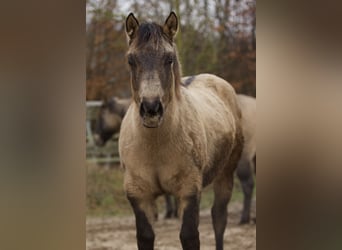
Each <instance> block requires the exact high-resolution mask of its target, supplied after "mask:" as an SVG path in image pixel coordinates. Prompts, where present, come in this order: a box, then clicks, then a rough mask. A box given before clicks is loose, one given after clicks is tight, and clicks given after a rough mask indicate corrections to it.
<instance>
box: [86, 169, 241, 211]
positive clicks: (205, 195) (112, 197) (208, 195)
mask: <svg viewBox="0 0 342 250" xmlns="http://www.w3.org/2000/svg"><path fill="white" fill-rule="evenodd" d="M242 200H243V193H242V190H241V186H240V183H239V181H238V179H237V178H235V183H234V190H233V195H232V199H231V201H242ZM213 201H214V194H213V189H212V186H211V185H210V186H208V187H206V188H205V189H204V190H203V192H202V196H201V205H200V209H208V208H210V207H211V206H212V204H213ZM157 206H158V210H159V213H164V211H165V200H164V197H159V198H158V199H157ZM132 213H133V212H132V209H131V206H130V204H129V202H128V200H127V199H126V196H125V192H124V191H123V172H122V170H121V169H119V168H118V167H114V168H103V167H102V168H99V167H95V168H88V173H87V215H88V216H122V215H131V214H132Z"/></svg>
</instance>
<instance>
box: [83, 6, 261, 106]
mask: <svg viewBox="0 0 342 250" xmlns="http://www.w3.org/2000/svg"><path fill="white" fill-rule="evenodd" d="M240 2H241V1H239V2H238V1H236V2H232V3H230V1H229V0H223V1H207V0H202V1H196V4H195V5H192V4H191V3H190V1H188V0H185V1H177V0H147V1H142V2H139V1H129V0H128V1H127V3H128V4H130V9H131V10H132V11H133V12H134V13H135V14H136V16H137V17H138V19H139V20H140V21H144V20H152V21H155V22H158V23H163V22H164V20H165V18H166V17H167V15H168V13H169V10H175V11H176V13H177V15H178V16H179V19H180V29H179V31H178V35H177V37H176V44H177V47H178V50H179V56H180V61H181V64H182V68H183V75H195V74H199V73H212V74H216V75H218V76H220V77H222V78H224V79H225V80H227V81H228V82H230V83H231V84H232V85H233V87H234V88H235V89H236V90H237V92H238V93H245V94H248V95H252V96H255V95H256V86H255V77H256V51H255V43H256V42H255V23H256V22H255V10H256V5H255V1H250V2H249V4H248V5H246V6H247V7H246V6H245V7H243V6H244V5H243V4H242V3H240ZM87 5H88V6H89V7H91V10H90V11H88V12H89V14H91V15H92V18H91V22H90V23H89V24H88V28H87V100H94V99H101V98H103V97H104V96H111V95H117V96H121V97H126V96H129V95H130V84H129V82H130V75H129V71H128V68H127V65H126V58H125V53H126V50H127V40H126V35H125V30H124V21H125V17H126V15H127V14H128V13H122V12H120V6H117V2H116V1H100V2H98V1H91V0H90V1H88V2H87ZM208 6H212V7H214V8H215V13H212V11H210V10H209V9H208V8H209V7H208ZM146 9H148V10H149V11H145V10H146ZM232 10H234V11H232ZM194 13H195V14H194ZM232 13H234V15H235V16H232ZM246 30H249V32H246Z"/></svg>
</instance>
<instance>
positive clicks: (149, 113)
mask: <svg viewBox="0 0 342 250" xmlns="http://www.w3.org/2000/svg"><path fill="white" fill-rule="evenodd" d="M139 113H140V116H141V118H142V122H143V125H144V126H145V127H147V128H157V127H158V126H159V125H160V123H161V121H162V117H163V113H164V108H163V105H162V103H161V102H160V100H159V98H155V99H145V98H143V100H142V102H141V104H140V110H139Z"/></svg>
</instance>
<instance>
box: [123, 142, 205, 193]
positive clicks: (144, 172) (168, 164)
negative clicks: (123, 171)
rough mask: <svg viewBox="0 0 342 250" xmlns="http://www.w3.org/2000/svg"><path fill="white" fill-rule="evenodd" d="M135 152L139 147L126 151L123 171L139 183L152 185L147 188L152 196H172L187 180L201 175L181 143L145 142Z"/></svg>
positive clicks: (188, 151) (189, 153)
mask: <svg viewBox="0 0 342 250" xmlns="http://www.w3.org/2000/svg"><path fill="white" fill-rule="evenodd" d="M137 149H138V144H137V145H136V147H134V148H132V149H131V150H129V151H130V152H129V153H128V154H127V157H125V159H126V162H125V165H126V168H128V169H129V172H132V173H133V172H134V175H135V176H138V178H140V179H141V180H144V181H145V182H146V183H151V185H150V187H151V189H152V190H153V192H155V193H165V192H166V193H173V194H175V193H177V192H178V191H179V190H181V189H182V187H183V186H184V183H187V182H188V181H187V180H188V179H189V178H190V179H194V175H196V176H197V177H198V176H200V173H199V168H198V167H197V166H196V165H195V164H193V159H192V152H191V150H190V149H189V150H184V145H182V143H181V142H179V143H178V144H174V143H172V142H171V143H170V142H169V143H164V144H159V145H158V144H151V143H146V144H140V146H139V150H137ZM197 179H200V178H197ZM191 183H192V182H191Z"/></svg>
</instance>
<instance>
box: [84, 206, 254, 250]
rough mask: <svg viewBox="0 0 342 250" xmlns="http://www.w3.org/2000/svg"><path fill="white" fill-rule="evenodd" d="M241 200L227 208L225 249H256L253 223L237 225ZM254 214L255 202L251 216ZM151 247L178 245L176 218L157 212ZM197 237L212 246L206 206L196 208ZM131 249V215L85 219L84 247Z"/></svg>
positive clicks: (205, 249) (169, 249)
mask: <svg viewBox="0 0 342 250" xmlns="http://www.w3.org/2000/svg"><path fill="white" fill-rule="evenodd" d="M241 208H242V204H241V203H240V202H235V203H231V204H230V205H229V209H228V226H227V230H226V232H225V235H224V245H225V249H230V250H252V249H256V224H254V223H252V222H251V224H248V225H243V226H241V225H238V222H239V218H240V213H241ZM254 217H255V203H254V206H253V208H252V218H254ZM154 229H155V234H156V240H155V249H156V250H179V249H182V248H181V245H180V241H179V229H180V221H179V220H178V219H171V220H165V219H163V216H162V215H159V220H158V221H157V222H156V223H155V227H154ZM199 231H200V240H201V249H202V250H212V249H215V239H214V232H213V229H212V224H211V216H210V210H203V211H201V212H200V226H199ZM119 249H120V250H134V249H137V247H136V238H135V222H134V217H133V216H129V217H107V218H88V219H87V250H119Z"/></svg>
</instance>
